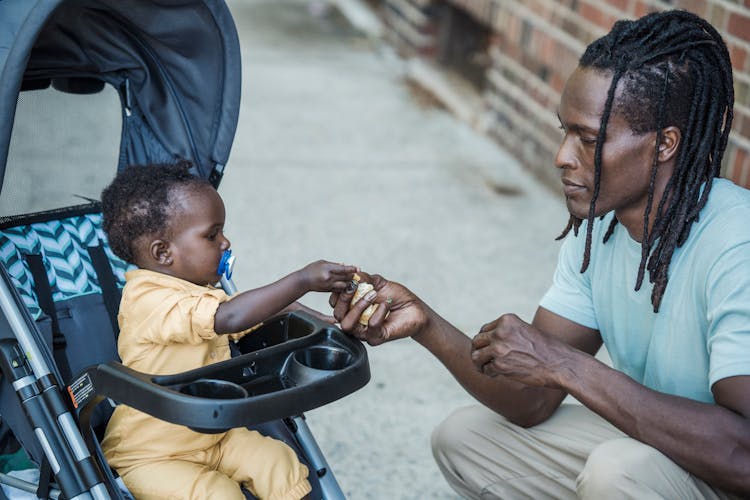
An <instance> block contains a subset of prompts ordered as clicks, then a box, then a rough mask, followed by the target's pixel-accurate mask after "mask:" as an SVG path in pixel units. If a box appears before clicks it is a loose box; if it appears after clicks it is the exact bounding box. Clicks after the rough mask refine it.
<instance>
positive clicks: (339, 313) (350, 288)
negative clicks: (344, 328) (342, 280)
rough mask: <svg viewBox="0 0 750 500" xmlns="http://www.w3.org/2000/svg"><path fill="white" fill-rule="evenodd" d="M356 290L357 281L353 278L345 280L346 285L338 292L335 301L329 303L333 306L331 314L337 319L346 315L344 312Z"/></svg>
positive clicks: (347, 308)
mask: <svg viewBox="0 0 750 500" xmlns="http://www.w3.org/2000/svg"><path fill="white" fill-rule="evenodd" d="M356 291H357V282H356V281H354V280H350V281H347V282H346V286H345V287H344V289H343V290H342V291H341V292H340V293H339V296H338V298H337V301H336V303H334V304H331V307H333V315H334V316H335V317H336V318H338V319H339V320H341V319H342V318H343V317H344V316H346V313H347V311H348V310H349V303H350V302H351V301H352V297H354V292H356Z"/></svg>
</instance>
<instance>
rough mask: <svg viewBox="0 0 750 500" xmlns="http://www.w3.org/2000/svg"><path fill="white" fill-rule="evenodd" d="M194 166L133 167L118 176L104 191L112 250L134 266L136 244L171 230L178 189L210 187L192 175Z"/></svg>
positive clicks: (105, 223)
mask: <svg viewBox="0 0 750 500" xmlns="http://www.w3.org/2000/svg"><path fill="white" fill-rule="evenodd" d="M191 167H192V164H191V163H190V162H189V161H186V160H181V161H179V162H177V163H174V164H165V163H157V164H149V165H132V166H128V167H126V168H125V169H123V170H122V171H121V172H119V173H118V174H117V176H116V177H115V178H114V180H113V181H112V183H111V184H110V185H109V186H107V187H106V188H104V191H102V214H103V226H104V232H105V233H107V238H108V239H109V245H110V247H111V248H112V251H113V252H114V253H115V255H117V256H118V257H120V258H121V259H123V260H125V261H127V262H130V263H135V254H134V252H133V248H134V245H135V244H136V242H138V240H139V239H140V238H141V237H143V236H146V235H149V234H156V233H159V232H162V231H165V230H167V229H168V216H169V208H170V207H169V205H170V195H171V193H172V191H173V190H174V189H175V188H176V187H178V186H185V187H188V186H189V187H198V186H209V187H210V186H211V184H209V183H208V181H206V180H204V179H201V178H199V177H196V176H194V175H193V174H192V173H190V168H191Z"/></svg>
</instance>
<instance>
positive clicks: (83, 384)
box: [68, 373, 94, 408]
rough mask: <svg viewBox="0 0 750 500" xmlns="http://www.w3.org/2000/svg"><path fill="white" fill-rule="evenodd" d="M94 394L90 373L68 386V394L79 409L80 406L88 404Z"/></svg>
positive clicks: (74, 405)
mask: <svg viewBox="0 0 750 500" xmlns="http://www.w3.org/2000/svg"><path fill="white" fill-rule="evenodd" d="M93 393H94V384H92V383H91V378H90V377H89V374H88V373H84V374H83V375H81V376H80V377H78V378H77V379H75V380H74V381H73V382H72V383H71V384H70V385H69V386H68V394H70V399H71V400H72V401H73V407H74V408H78V406H79V405H81V404H84V403H86V401H88V398H89V396H91V395H92V394H93Z"/></svg>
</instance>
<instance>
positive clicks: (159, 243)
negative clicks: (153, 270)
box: [148, 240, 172, 266]
mask: <svg viewBox="0 0 750 500" xmlns="http://www.w3.org/2000/svg"><path fill="white" fill-rule="evenodd" d="M148 253H149V257H151V258H152V259H153V260H154V262H155V263H157V264H159V265H160V266H171V265H172V252H171V251H170V249H169V242H167V241H164V240H152V241H151V243H150V244H149V246H148Z"/></svg>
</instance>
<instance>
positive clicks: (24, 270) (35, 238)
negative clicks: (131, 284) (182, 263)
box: [0, 213, 133, 319]
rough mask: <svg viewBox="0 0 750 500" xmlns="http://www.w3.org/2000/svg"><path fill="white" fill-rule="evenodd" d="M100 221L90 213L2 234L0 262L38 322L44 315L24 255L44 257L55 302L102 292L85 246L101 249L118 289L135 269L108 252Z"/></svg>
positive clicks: (11, 229) (19, 227) (0, 239)
mask: <svg viewBox="0 0 750 500" xmlns="http://www.w3.org/2000/svg"><path fill="white" fill-rule="evenodd" d="M101 223H102V216H101V214H99V213H94V214H85V215H78V216H74V217H69V218H65V219H60V220H53V221H47V222H36V223H33V224H29V225H25V226H18V227H12V228H7V229H4V230H2V231H0V262H2V264H3V265H4V266H5V268H6V269H7V271H8V273H9V274H10V276H11V278H12V280H13V283H14V284H15V286H16V289H17V290H18V291H19V293H20V294H21V297H22V298H23V301H24V304H26V307H27V308H28V309H29V312H30V313H31V316H32V317H33V318H34V319H38V318H39V316H41V314H42V311H41V309H40V307H39V302H38V300H37V297H36V293H35V292H34V278H33V277H32V275H31V272H30V271H29V268H28V265H27V264H26V260H25V259H24V256H25V255H28V254H41V255H42V259H43V261H44V267H45V269H46V271H47V278H48V279H49V283H50V287H51V288H52V298H53V299H54V301H55V302H58V301H61V300H65V299H68V298H71V297H76V296H79V295H86V294H90V293H101V287H100V286H99V280H98V278H97V276H96V271H95V270H94V266H93V265H92V264H91V257H90V256H89V253H88V250H87V248H88V247H93V246H99V245H102V244H103V245H104V251H105V253H106V255H107V257H108V258H109V261H110V264H111V266H112V271H113V273H114V275H115V279H116V280H117V284H118V286H120V287H123V286H124V285H125V272H126V271H127V270H129V269H131V268H132V267H133V266H131V265H130V264H128V263H126V262H124V261H123V260H121V259H120V258H118V257H116V256H115V255H114V254H113V253H112V251H111V250H110V248H109V244H108V243H107V238H106V235H105V234H104V231H103V230H102V227H101Z"/></svg>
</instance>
